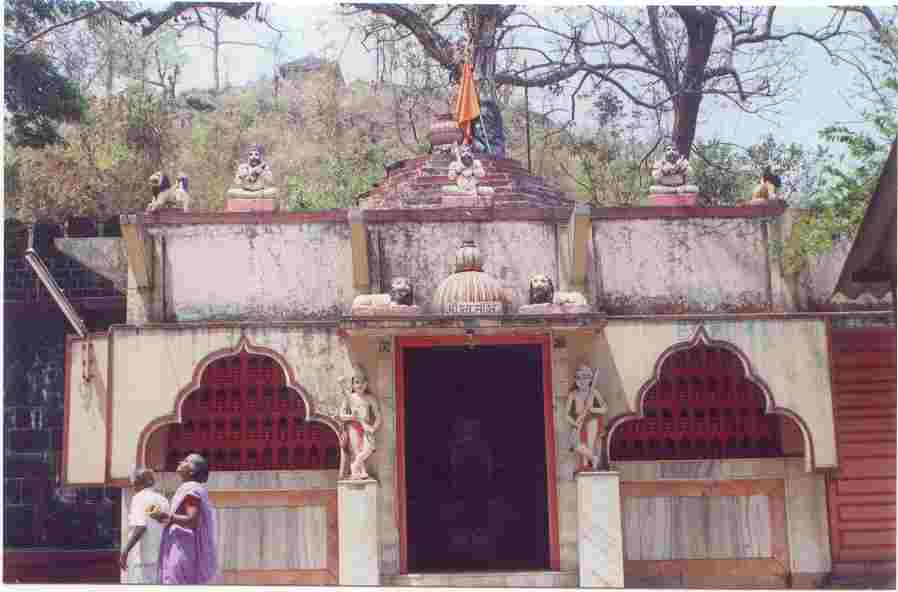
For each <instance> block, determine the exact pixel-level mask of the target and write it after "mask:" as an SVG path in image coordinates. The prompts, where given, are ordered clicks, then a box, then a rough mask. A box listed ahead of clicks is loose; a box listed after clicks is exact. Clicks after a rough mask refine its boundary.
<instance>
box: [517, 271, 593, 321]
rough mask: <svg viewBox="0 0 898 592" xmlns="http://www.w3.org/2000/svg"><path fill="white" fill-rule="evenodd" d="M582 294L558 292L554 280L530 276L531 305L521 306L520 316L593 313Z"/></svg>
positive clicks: (535, 275)
mask: <svg viewBox="0 0 898 592" xmlns="http://www.w3.org/2000/svg"><path fill="white" fill-rule="evenodd" d="M591 310H592V309H591V307H590V306H589V303H588V302H587V301H586V298H585V297H584V296H583V294H581V293H580V292H556V291H555V283H554V282H553V281H552V278H550V277H549V276H547V275H545V274H543V273H537V274H534V275H532V276H530V303H529V304H525V305H523V306H521V308H520V309H519V310H518V312H519V313H520V314H575V313H583V312H591Z"/></svg>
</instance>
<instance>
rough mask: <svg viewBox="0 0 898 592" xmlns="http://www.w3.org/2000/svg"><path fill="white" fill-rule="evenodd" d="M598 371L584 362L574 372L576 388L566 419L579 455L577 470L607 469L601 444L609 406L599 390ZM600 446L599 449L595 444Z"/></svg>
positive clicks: (569, 403) (574, 449) (569, 401)
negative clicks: (603, 461)
mask: <svg viewBox="0 0 898 592" xmlns="http://www.w3.org/2000/svg"><path fill="white" fill-rule="evenodd" d="M598 377H599V372H598V370H596V371H595V372H593V370H592V368H590V367H589V366H586V365H583V366H580V367H579V368H577V371H576V372H575V373H574V384H575V386H574V388H573V389H572V390H571V392H570V394H569V395H568V399H567V405H566V406H565V416H564V417H565V420H566V421H567V423H568V425H570V427H571V431H570V449H571V451H573V452H574V453H575V454H577V456H578V459H579V462H578V470H582V469H588V468H592V469H593V470H598V469H602V468H604V467H603V466H602V465H603V463H602V462H601V458H602V452H601V446H602V445H603V443H602V442H601V440H603V439H604V435H605V426H604V423H605V422H604V415H605V413H607V411H608V405H607V403H605V399H604V398H603V397H602V394H601V393H600V392H599V390H598V388H597V386H596V383H597V382H598ZM597 443H598V445H599V446H600V448H599V449H598V451H597V449H596V445H597Z"/></svg>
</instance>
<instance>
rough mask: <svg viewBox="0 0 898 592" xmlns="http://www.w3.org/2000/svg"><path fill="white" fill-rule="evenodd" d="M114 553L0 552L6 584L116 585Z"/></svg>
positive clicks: (117, 580)
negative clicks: (0, 553) (1, 553)
mask: <svg viewBox="0 0 898 592" xmlns="http://www.w3.org/2000/svg"><path fill="white" fill-rule="evenodd" d="M120 573H121V572H120V570H119V566H118V551H115V550H111V551H39V550H34V551H4V553H3V582H4V583H7V584H15V583H22V584H40V583H60V584H62V583H65V584H104V583H105V584H118V583H119V581H120V577H121V576H120Z"/></svg>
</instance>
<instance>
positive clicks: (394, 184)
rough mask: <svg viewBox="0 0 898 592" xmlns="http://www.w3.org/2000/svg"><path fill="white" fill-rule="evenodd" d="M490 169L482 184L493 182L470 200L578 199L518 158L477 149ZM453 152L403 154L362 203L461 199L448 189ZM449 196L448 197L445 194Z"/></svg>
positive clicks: (534, 202) (417, 204) (566, 202)
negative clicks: (483, 193) (485, 191)
mask: <svg viewBox="0 0 898 592" xmlns="http://www.w3.org/2000/svg"><path fill="white" fill-rule="evenodd" d="M475 158H477V159H479V160H480V161H481V163H482V164H483V169H484V172H485V173H486V175H485V176H484V177H482V178H479V179H478V183H479V185H480V186H486V187H491V188H492V189H493V192H492V194H490V195H488V196H471V199H472V202H473V203H470V204H465V205H468V206H475V207H476V206H481V207H494V208H505V207H515V206H517V207H538V208H555V207H564V206H567V207H570V206H572V205H573V203H574V200H573V199H570V198H568V197H567V196H565V195H564V193H562V191H561V189H560V188H558V187H557V186H556V185H554V184H552V183H551V182H550V181H547V180H546V179H544V178H542V177H538V176H536V175H531V174H530V173H529V172H527V169H526V168H524V167H523V165H521V163H520V162H519V161H517V160H513V159H510V158H497V157H495V156H491V155H488V154H475ZM454 160H455V157H454V156H453V155H451V154H447V153H445V152H444V153H439V152H435V153H433V154H431V155H426V156H419V157H416V158H409V159H407V160H401V161H398V162H396V163H393V164H391V165H389V166H387V167H386V169H387V170H386V176H385V178H383V179H382V180H380V181H379V182H378V183H376V184H375V186H374V187H373V188H372V189H371V190H370V191H368V192H366V193H364V194H362V195H361V196H359V206H360V207H361V208H362V209H402V208H413V209H420V208H442V207H452V205H461V204H459V203H458V201H457V199H456V200H455V202H453V197H455V198H457V197H458V196H457V195H453V194H451V193H447V192H446V191H444V190H443V187H444V186H447V185H452V184H453V182H452V181H451V180H450V178H449V166H450V165H451V164H452V163H453V162H454ZM447 197H448V198H449V199H445V198H447Z"/></svg>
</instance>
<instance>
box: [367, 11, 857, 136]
mask: <svg viewBox="0 0 898 592" xmlns="http://www.w3.org/2000/svg"><path fill="white" fill-rule="evenodd" d="M352 6H353V10H351V11H350V12H351V13H353V14H364V15H367V18H366V20H365V21H364V22H363V30H364V32H365V35H366V37H370V36H375V35H376V36H380V37H381V38H383V37H385V36H387V37H388V38H390V39H394V40H401V39H405V38H408V37H413V38H414V39H415V40H416V41H417V42H418V43H419V44H420V45H421V47H422V48H423V49H424V51H425V52H426V53H427V55H429V56H430V58H431V59H433V60H435V61H436V62H437V63H439V64H440V65H441V66H443V67H444V68H446V69H448V70H449V71H450V73H451V74H452V75H453V76H457V74H458V69H459V64H460V62H461V61H462V59H463V55H464V52H463V51H462V50H463V48H464V45H465V43H466V42H467V40H471V43H472V61H473V63H474V65H475V68H476V72H477V74H478V77H479V80H480V84H481V89H480V92H481V94H482V95H483V98H486V99H487V100H492V101H496V95H497V90H496V88H497V87H501V86H503V85H511V86H518V87H523V86H526V87H531V88H533V87H542V88H547V89H549V90H550V91H552V92H554V93H555V94H558V95H562V94H563V95H566V96H569V97H571V105H572V108H571V110H572V111H573V109H574V107H575V106H576V99H577V98H578V97H590V96H592V97H594V96H597V95H599V94H600V93H602V92H604V91H606V90H612V91H613V92H614V93H616V94H618V95H620V96H622V97H624V98H626V99H627V100H628V101H630V102H631V103H632V104H634V105H637V106H639V107H641V108H644V109H647V110H650V111H662V112H670V113H672V115H673V128H672V138H673V143H674V145H675V146H676V148H677V149H678V150H679V151H680V152H681V153H683V154H687V153H689V151H690V149H691V147H692V143H693V140H694V138H695V132H696V128H697V126H698V119H699V113H700V109H701V105H702V101H703V99H704V98H705V97H707V96H712V97H716V98H719V99H721V100H725V101H729V102H731V103H733V104H735V105H736V106H738V107H739V108H740V109H743V110H745V111H749V112H757V111H758V110H759V109H761V108H763V106H765V105H766V106H768V107H769V106H771V105H775V104H776V103H777V102H778V101H781V100H782V99H783V97H784V95H785V94H787V93H788V89H789V86H790V84H791V83H792V82H794V81H795V80H796V78H797V76H798V72H797V70H796V69H795V66H794V61H793V58H794V51H791V50H790V49H789V46H788V45H787V42H788V41H790V40H798V39H804V40H809V41H812V42H814V43H817V44H819V45H821V46H823V47H824V48H825V49H826V51H828V52H829V53H830V54H831V55H835V56H838V55H843V54H844V53H845V52H844V50H842V49H841V48H840V47H838V46H837V45H836V44H837V42H838V41H839V40H840V39H843V38H846V37H849V36H859V35H861V28H864V27H868V25H867V24H866V21H868V20H869V17H868V16H867V14H866V13H864V12H863V11H862V12H861V13H860V14H858V13H857V11H855V10H849V8H836V9H833V17H832V19H831V20H830V21H829V23H827V24H826V25H825V26H824V27H822V28H820V29H819V30H815V31H807V30H804V29H802V28H800V27H798V28H789V27H784V26H782V25H781V24H780V20H781V19H779V18H777V12H776V11H777V7H775V6H774V7H760V8H756V7H720V6H664V7H659V6H649V7H646V8H645V9H635V8H610V7H600V6H587V7H578V8H564V9H557V11H556V12H555V14H554V15H553V16H551V17H549V18H546V17H545V16H544V15H540V16H539V17H537V16H534V15H533V14H532V13H531V12H529V11H528V10H523V9H519V8H518V7H516V6H514V5H509V6H499V5H473V6H468V7H465V6H462V5H448V6H441V5H430V4H424V5H402V4H354V5H352ZM871 14H872V13H871ZM874 16H875V15H874ZM507 55H515V56H517V57H519V58H526V60H525V61H524V60H521V59H503V56H507ZM572 119H573V113H572Z"/></svg>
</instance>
